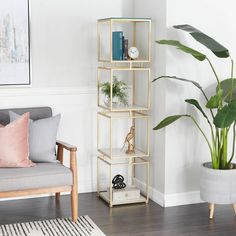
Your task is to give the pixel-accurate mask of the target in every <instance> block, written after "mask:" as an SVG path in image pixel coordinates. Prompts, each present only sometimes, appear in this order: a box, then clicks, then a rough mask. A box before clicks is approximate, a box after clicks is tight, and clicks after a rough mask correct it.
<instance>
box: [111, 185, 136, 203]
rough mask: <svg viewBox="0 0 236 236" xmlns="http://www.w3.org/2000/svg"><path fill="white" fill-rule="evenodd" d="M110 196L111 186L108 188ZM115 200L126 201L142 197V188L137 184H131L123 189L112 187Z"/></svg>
mask: <svg viewBox="0 0 236 236" xmlns="http://www.w3.org/2000/svg"><path fill="white" fill-rule="evenodd" d="M107 192H108V196H110V188H107ZM112 195H113V201H114V202H116V201H125V200H132V199H139V198H140V189H138V188H137V187H135V186H129V187H126V188H123V189H114V188H113V189H112Z"/></svg>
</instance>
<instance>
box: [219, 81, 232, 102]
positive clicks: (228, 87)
mask: <svg viewBox="0 0 236 236" xmlns="http://www.w3.org/2000/svg"><path fill="white" fill-rule="evenodd" d="M220 87H221V89H222V90H223V97H224V101H225V102H228V103H229V102H230V101H236V78H233V81H232V79H231V78H230V79H225V80H223V81H221V82H220ZM218 90H219V86H217V88H216V91H218ZM231 92H232V99H230V98H231Z"/></svg>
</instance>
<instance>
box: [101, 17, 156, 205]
mask: <svg viewBox="0 0 236 236" xmlns="http://www.w3.org/2000/svg"><path fill="white" fill-rule="evenodd" d="M127 22H130V23H132V24H133V44H134V46H135V45H136V40H137V38H136V36H137V35H136V29H137V24H139V23H140V22H142V23H147V24H148V36H147V41H148V42H147V43H148V45H147V48H148V52H147V58H146V59H144V60H143V59H140V60H123V61H115V60H112V58H113V57H112V31H113V24H114V23H121V24H122V23H127ZM104 23H106V24H108V27H109V41H110V55H109V59H101V30H100V26H101V24H104ZM97 39H98V63H99V64H100V65H99V67H98V72H97V88H98V93H97V105H98V107H100V108H102V109H103V111H101V112H98V114H97V145H98V157H97V192H98V196H99V197H101V198H102V199H103V200H105V201H106V202H108V203H109V206H110V207H113V206H114V205H120V204H129V203H141V202H143V203H148V201H149V173H150V170H149V164H150V163H149V160H148V159H149V158H148V157H149V151H150V150H149V149H150V148H149V142H150V120H149V116H148V115H147V114H146V112H147V111H148V110H149V109H150V84H151V70H150V62H151V19H150V18H105V19H99V20H98V21H97ZM101 70H107V71H109V73H110V86H111V88H112V82H113V72H114V71H117V70H120V71H124V70H126V71H127V70H128V71H132V72H133V76H132V106H131V107H127V108H122V109H114V107H113V106H112V101H111V105H110V107H106V106H103V105H101V104H100V101H99V99H100V98H99V90H100V89H99V85H100V79H101V78H100V71H101ZM135 71H148V81H147V83H148V94H147V104H146V105H147V106H146V107H144V106H143V107H138V106H137V107H136V106H135V105H136V104H135V102H134V101H135V97H136V94H135V86H136V78H135ZM110 91H111V94H110V97H111V98H112V89H110ZM100 117H103V118H107V119H109V122H110V123H109V126H110V140H109V144H110V148H109V149H108V152H104V150H102V149H99V147H100ZM120 118H122V119H124V118H127V119H131V120H132V125H133V126H135V123H136V122H135V121H136V119H146V121H147V140H146V141H147V151H146V153H145V152H142V151H140V150H137V149H136V152H135V153H136V154H131V155H129V154H125V152H124V153H121V154H122V155H114V151H113V150H112V126H113V121H114V120H115V119H120ZM133 142H134V144H135V139H134V140H133ZM100 162H103V163H105V164H107V165H108V166H109V187H110V190H109V191H110V192H109V195H108V193H107V191H105V192H104V191H101V189H100V177H99V173H100ZM120 165H123V166H124V167H131V168H130V169H131V180H132V184H134V182H135V167H136V166H138V165H140V166H146V191H145V192H144V193H142V195H141V196H140V199H134V200H132V201H127V200H126V201H120V202H114V201H113V199H112V169H113V167H115V166H120Z"/></svg>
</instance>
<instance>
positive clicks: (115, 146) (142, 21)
mask: <svg viewBox="0 0 236 236" xmlns="http://www.w3.org/2000/svg"><path fill="white" fill-rule="evenodd" d="M113 37H116V38H113ZM97 39H98V73H97V88H98V89H97V105H98V107H99V108H100V111H99V112H98V114H97V146H98V148H97V150H98V157H97V193H98V196H99V197H101V198H102V199H103V200H105V201H106V202H107V203H108V204H109V206H110V207H113V206H114V205H121V204H131V203H148V201H149V172H150V171H149V142H150V120H149V115H148V112H149V109H150V83H151V81H150V79H151V69H150V63H151V19H150V18H117V17H113V18H104V19H99V20H98V21H97ZM121 40H123V41H121ZM121 42H123V44H121ZM114 44H115V45H114ZM128 47H136V48H138V50H139V57H138V58H137V59H135V60H131V59H130V58H129V57H128V56H127V50H128ZM121 50H122V53H123V54H120V53H121ZM114 53H115V55H114ZM114 78H117V79H118V80H119V81H125V83H126V85H127V90H128V92H127V100H128V102H127V104H125V105H124V104H118V105H117V103H115V102H113V99H114V98H113V89H112V88H113V82H114ZM104 82H107V83H108V84H109V86H110V90H109V91H110V95H109V99H110V100H109V103H106V102H105V97H104V94H102V91H101V84H102V83H104ZM131 126H132V127H134V130H135V137H134V139H133V140H132V145H133V146H134V153H132V154H127V153H126V149H127V147H125V148H124V149H122V146H123V142H124V139H125V137H126V134H127V133H128V132H129V128H130V127H131ZM105 167H107V170H108V172H105ZM117 169H118V170H117ZM116 174H123V175H124V176H125V183H126V185H127V187H130V188H135V189H140V195H139V196H138V197H136V198H134V199H131V198H127V199H125V198H124V199H120V200H113V189H112V179H113V177H114V175H116ZM137 175H139V176H137ZM140 178H141V179H142V180H140ZM138 179H139V180H138Z"/></svg>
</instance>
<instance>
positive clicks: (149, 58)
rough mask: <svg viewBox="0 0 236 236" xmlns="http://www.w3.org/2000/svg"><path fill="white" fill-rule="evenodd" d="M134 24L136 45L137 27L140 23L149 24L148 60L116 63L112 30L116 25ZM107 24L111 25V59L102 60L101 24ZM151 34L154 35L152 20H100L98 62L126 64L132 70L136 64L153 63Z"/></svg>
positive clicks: (98, 27)
mask: <svg viewBox="0 0 236 236" xmlns="http://www.w3.org/2000/svg"><path fill="white" fill-rule="evenodd" d="M128 22H131V23H133V27H134V38H133V40H134V43H135V42H136V26H137V24H138V23H147V24H148V40H147V41H148V42H147V43H148V58H147V59H144V60H123V61H116V60H113V59H112V30H113V24H114V23H128ZM104 23H107V24H109V28H110V58H109V60H108V59H101V50H100V49H101V47H100V46H101V32H100V24H104ZM151 34H152V26H151V19H150V18H105V19H99V20H98V21H97V39H98V62H110V63H123V64H124V63H125V64H128V65H129V67H130V68H131V67H132V66H133V64H135V63H146V62H148V63H149V62H151Z"/></svg>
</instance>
